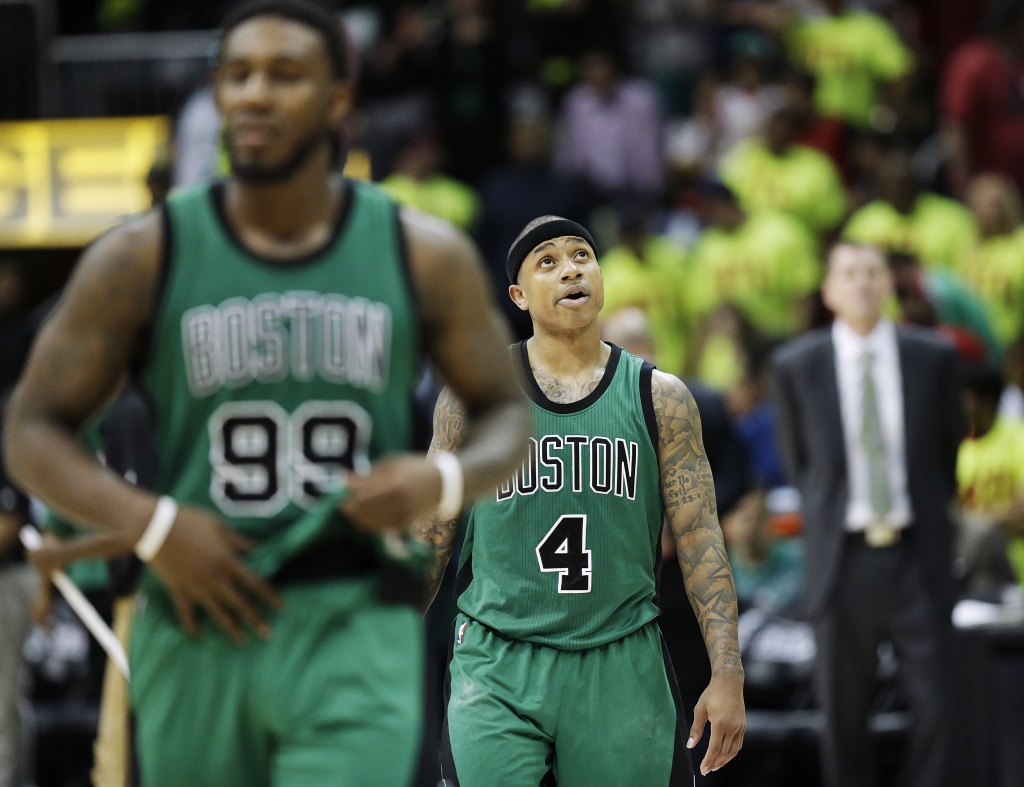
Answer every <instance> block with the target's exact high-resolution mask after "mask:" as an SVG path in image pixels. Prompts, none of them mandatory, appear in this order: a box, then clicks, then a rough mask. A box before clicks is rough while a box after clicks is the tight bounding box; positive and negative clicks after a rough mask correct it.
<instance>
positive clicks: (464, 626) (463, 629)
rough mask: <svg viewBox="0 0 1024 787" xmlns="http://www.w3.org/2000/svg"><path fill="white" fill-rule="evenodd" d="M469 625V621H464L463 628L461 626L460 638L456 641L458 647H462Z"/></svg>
mask: <svg viewBox="0 0 1024 787" xmlns="http://www.w3.org/2000/svg"><path fill="white" fill-rule="evenodd" d="M468 625H469V621H468V620H467V621H464V622H463V624H462V625H461V626H459V636H458V639H456V640H455V644H456V645H461V644H462V636H463V635H464V634H465V633H466V626H468Z"/></svg>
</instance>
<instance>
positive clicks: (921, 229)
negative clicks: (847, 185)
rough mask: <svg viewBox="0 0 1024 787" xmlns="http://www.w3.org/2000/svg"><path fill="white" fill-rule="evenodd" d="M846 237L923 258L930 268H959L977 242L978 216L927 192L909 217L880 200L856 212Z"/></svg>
mask: <svg viewBox="0 0 1024 787" xmlns="http://www.w3.org/2000/svg"><path fill="white" fill-rule="evenodd" d="M843 237H844V238H849V239H850V240H854V241H858V242H860V243H870V244H872V245H874V246H880V247H881V248H883V249H885V250H887V251H899V252H903V253H904V254H911V255H914V256H916V257H917V258H919V259H920V260H921V261H922V262H924V263H925V264H927V265H930V266H934V267H939V268H946V269H955V268H956V267H957V264H958V263H959V261H960V260H961V259H962V258H963V256H964V255H965V254H966V253H967V250H968V249H970V248H971V247H972V246H974V245H975V243H977V239H978V225H977V224H976V223H975V221H974V216H972V215H971V212H970V211H969V210H967V208H965V207H964V206H963V205H961V204H960V203H959V202H957V201H956V200H952V199H947V198H946V197H940V196H939V195H938V194H930V193H924V194H921V195H920V196H919V197H918V198H917V202H915V203H914V209H913V210H912V211H911V212H910V215H909V216H904V215H903V214H902V213H900V212H899V211H897V210H896V208H894V207H893V206H892V205H890V204H889V203H888V202H885V201H883V200H880V199H877V200H874V201H873V202H869V203H868V204H867V205H865V206H864V207H863V208H861V209H860V210H858V211H857V212H856V213H854V214H853V215H852V216H851V217H850V220H849V221H848V222H847V223H846V227H845V228H844V229H843Z"/></svg>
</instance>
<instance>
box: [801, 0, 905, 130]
mask: <svg viewBox="0 0 1024 787" xmlns="http://www.w3.org/2000/svg"><path fill="white" fill-rule="evenodd" d="M822 5H824V6H825V7H826V8H827V10H828V12H829V13H828V14H827V15H825V16H822V17H816V18H810V19H805V20H799V21H796V22H794V23H792V24H791V25H790V27H789V30H788V31H787V34H786V36H785V38H786V44H787V48H788V49H789V52H790V56H791V57H792V58H793V60H794V61H795V62H796V63H798V64H799V65H801V66H802V67H803V68H805V69H806V70H808V71H810V72H811V73H812V74H814V76H815V77H817V80H818V81H817V88H816V90H815V101H816V103H817V105H818V111H819V112H821V114H822V115H825V116H827V117H835V118H839V119H840V120H845V121H846V122H847V123H851V124H853V125H855V126H860V127H865V126H868V125H869V123H870V122H871V119H872V111H873V110H875V107H876V106H878V105H879V104H880V103H881V99H882V96H881V94H882V89H883V88H884V87H885V86H886V85H888V84H890V83H893V82H895V81H896V80H899V79H901V78H902V77H905V76H907V75H908V74H909V73H910V72H911V71H912V70H913V68H914V56H913V54H912V53H911V51H910V50H909V49H908V48H907V47H906V46H904V44H903V42H902V41H900V39H899V36H898V35H897V33H896V31H895V30H894V29H893V27H892V25H890V24H889V23H888V22H887V21H886V20H885V19H883V18H882V17H880V16H879V15H878V14H873V13H870V12H867V11H860V10H848V9H847V8H846V5H847V4H846V2H845V0H823V2H822Z"/></svg>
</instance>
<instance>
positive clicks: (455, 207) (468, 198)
mask: <svg viewBox="0 0 1024 787" xmlns="http://www.w3.org/2000/svg"><path fill="white" fill-rule="evenodd" d="M440 163H441V150H440V148H439V147H438V144H437V139H436V137H435V136H434V134H433V133H430V132H427V133H420V134H418V135H416V136H414V137H413V138H412V140H410V142H409V143H408V144H407V145H406V146H405V148H404V149H403V150H402V151H401V152H400V153H399V154H398V156H397V158H396V159H395V165H394V170H393V172H392V174H390V175H389V176H388V177H386V178H385V179H384V180H383V181H382V182H381V184H380V185H381V188H383V189H384V190H385V191H386V192H388V194H390V195H391V196H392V197H393V198H394V199H395V201H396V202H399V203H400V204H402V205H411V206H412V207H414V208H419V209H420V210H422V211H424V212H425V213H431V214H433V215H435V216H440V217H441V218H443V219H447V220H448V221H450V222H452V223H453V224H456V225H458V226H459V227H462V228H463V229H464V230H471V229H472V228H473V225H475V224H476V222H477V219H478V218H479V217H480V198H479V197H478V196H477V193H476V192H475V191H474V190H473V189H472V188H470V187H469V186H467V185H466V184H465V183H463V182H462V181H459V180H456V179H455V178H450V177H448V176H447V175H443V174H441V172H440V171H439V167H440Z"/></svg>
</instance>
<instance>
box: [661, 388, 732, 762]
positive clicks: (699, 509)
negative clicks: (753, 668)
mask: <svg viewBox="0 0 1024 787" xmlns="http://www.w3.org/2000/svg"><path fill="white" fill-rule="evenodd" d="M651 387H652V393H653V398H654V412H655V415H656V416H657V421H658V465H659V467H660V468H661V494H662V498H663V499H664V502H665V512H666V515H667V517H668V521H669V524H670V526H671V529H672V535H673V537H674V539H675V545H676V556H677V557H678V559H679V566H680V568H681V569H682V572H683V581H684V582H685V585H686V594H687V596H689V599H690V605H691V606H692V607H693V611H694V613H695V614H696V615H697V621H698V623H699V624H700V628H701V632H703V634H704V643H705V645H706V647H707V650H708V657H709V658H710V660H711V683H709V684H708V687H707V689H705V691H704V693H703V694H702V695H701V697H700V700H699V701H698V702H697V706H696V707H695V708H694V714H693V715H694V719H693V725H692V726H691V728H690V738H691V744H690V745H691V746H692V745H695V744H696V742H697V741H699V740H700V738H701V736H702V735H703V734H704V725H705V724H706V723H707V722H708V721H710V722H711V733H710V734H711V740H710V742H709V744H708V751H707V754H706V755H705V757H704V761H703V762H702V763H701V766H700V769H701V773H703V774H707V773H709V772H711V771H716V770H718V769H719V768H721V767H722V766H723V765H725V764H726V763H727V762H729V760H731V759H732V758H733V757H735V756H736V753H737V752H738V751H739V750H740V748H741V747H742V745H743V734H744V731H745V730H746V716H745V712H744V708H743V664H742V663H741V661H740V649H739V639H738V634H737V618H738V610H737V605H736V589H735V586H734V584H733V578H732V569H731V568H730V566H729V558H728V556H727V554H726V551H725V540H724V539H723V537H722V529H721V527H719V524H718V507H717V505H716V502H715V484H714V479H713V478H712V476H711V467H710V465H708V460H707V456H706V455H705V453H704V443H703V440H702V438H701V428H700V414H699V413H698V412H697V405H696V404H695V403H694V401H693V396H692V395H691V394H690V392H689V390H688V389H687V388H686V386H685V385H683V383H682V382H681V381H679V380H678V379H676V378H675V377H673V376H672V375H669V374H664V373H662V372H658V371H655V372H654V376H653V380H652V386H651Z"/></svg>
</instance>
